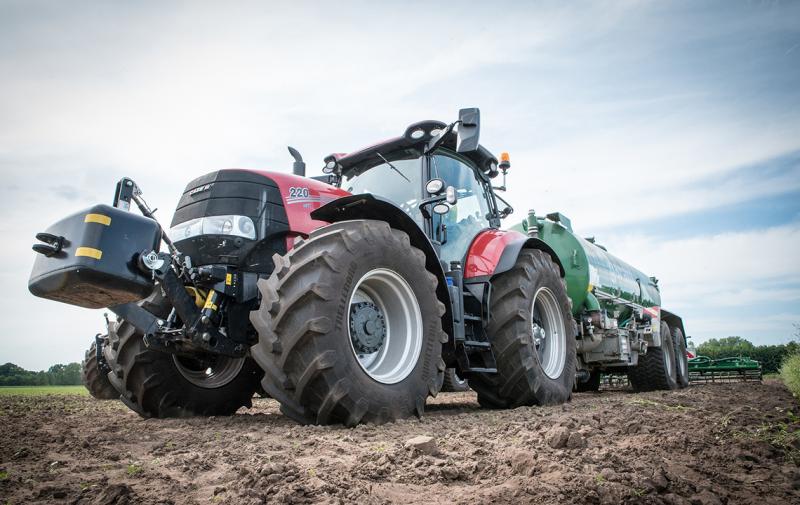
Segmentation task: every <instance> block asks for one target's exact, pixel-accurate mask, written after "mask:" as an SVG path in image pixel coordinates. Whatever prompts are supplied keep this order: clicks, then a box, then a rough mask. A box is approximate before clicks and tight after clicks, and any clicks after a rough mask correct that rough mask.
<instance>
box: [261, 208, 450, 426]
mask: <svg viewBox="0 0 800 505" xmlns="http://www.w3.org/2000/svg"><path fill="white" fill-rule="evenodd" d="M274 262H275V270H274V272H273V273H272V275H271V276H270V277H269V279H267V280H261V281H259V289H260V291H261V295H262V301H261V306H260V308H259V309H258V310H256V311H253V312H252V313H251V314H250V320H251V322H252V323H253V326H254V327H255V328H256V330H258V333H259V342H258V344H256V345H255V346H253V348H252V353H253V358H254V359H255V360H256V361H257V362H258V364H259V365H260V366H261V368H262V369H264V380H263V381H262V385H263V387H264V389H265V390H266V391H267V393H269V395H270V396H272V397H273V398H274V399H276V400H278V402H280V404H281V411H282V412H283V413H284V414H285V415H287V416H288V417H290V418H292V419H294V420H295V421H297V422H300V423H303V424H334V423H342V424H345V425H348V426H353V425H356V424H359V423H375V424H381V423H385V422H389V421H393V420H395V419H400V418H405V417H410V416H412V415H415V414H416V415H417V416H421V415H422V414H423V412H424V409H425V401H426V399H427V397H428V395H432V396H435V395H436V393H437V392H438V391H439V387H440V385H441V384H442V374H443V373H444V369H445V365H444V361H442V358H441V350H442V343H443V342H445V341H446V340H447V335H446V334H445V333H444V331H442V321H441V316H442V315H443V314H444V305H443V304H442V303H441V302H440V301H439V300H438V299H437V297H436V287H437V280H436V277H435V276H434V275H433V274H432V273H431V272H429V271H428V270H426V268H425V254H424V253H423V252H422V251H420V250H419V249H417V248H416V247H413V246H412V245H411V243H410V242H409V238H408V235H406V234H405V233H404V232H402V231H399V230H395V229H392V228H390V227H389V225H388V224H387V223H385V222H383V221H373V220H359V221H345V222H341V223H336V224H333V225H330V226H326V227H324V228H320V229H318V230H316V231H314V232H313V233H312V234H311V236H310V237H309V238H308V240H305V241H302V242H300V243H299V244H296V245H295V247H294V248H293V249H292V250H291V251H289V253H287V254H286V255H285V256H282V257H281V256H278V255H276V256H275V257H274Z"/></svg>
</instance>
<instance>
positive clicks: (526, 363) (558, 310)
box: [470, 249, 577, 408]
mask: <svg viewBox="0 0 800 505" xmlns="http://www.w3.org/2000/svg"><path fill="white" fill-rule="evenodd" d="M487 333H488V334H489V339H490V341H491V343H492V350H493V351H494V355H495V358H496V361H497V374H482V373H477V374H472V375H470V387H472V389H474V390H475V391H477V392H478V402H479V403H480V404H481V406H483V407H489V408H514V407H519V406H522V405H554V404H559V403H564V402H566V401H567V400H569V398H570V395H571V394H572V388H573V385H574V383H575V370H576V360H577V356H576V354H575V333H576V332H575V323H574V321H573V319H572V314H571V310H570V300H569V297H568V296H567V290H566V285H565V282H564V279H563V278H562V277H561V272H560V270H559V268H558V265H556V263H555V262H553V260H552V258H551V257H550V256H549V255H548V254H546V253H544V252H542V251H539V250H536V249H523V250H522V252H520V254H519V257H518V258H517V261H516V263H515V264H514V267H513V268H512V269H511V270H509V271H507V272H504V273H502V274H499V275H498V276H496V277H495V278H494V279H493V280H492V299H491V319H490V322H489V326H488V328H487Z"/></svg>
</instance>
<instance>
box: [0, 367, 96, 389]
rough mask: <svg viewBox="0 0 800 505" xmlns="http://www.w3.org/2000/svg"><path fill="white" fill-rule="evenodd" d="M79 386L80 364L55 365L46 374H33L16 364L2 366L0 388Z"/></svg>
mask: <svg viewBox="0 0 800 505" xmlns="http://www.w3.org/2000/svg"><path fill="white" fill-rule="evenodd" d="M78 384H81V365H80V363H70V364H68V365H61V364H58V365H53V366H51V367H50V368H48V369H47V371H46V372H45V371H41V372H32V371H30V370H25V369H24V368H22V367H21V366H17V365H15V364H14V363H6V364H5V365H0V386H74V385H78Z"/></svg>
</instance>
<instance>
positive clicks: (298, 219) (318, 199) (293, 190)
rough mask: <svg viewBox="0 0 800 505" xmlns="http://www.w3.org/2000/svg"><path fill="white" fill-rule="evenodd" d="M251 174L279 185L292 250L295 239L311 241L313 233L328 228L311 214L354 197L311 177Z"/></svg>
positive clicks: (289, 244) (270, 173) (272, 173)
mask: <svg viewBox="0 0 800 505" xmlns="http://www.w3.org/2000/svg"><path fill="white" fill-rule="evenodd" d="M249 171H250V172H253V173H256V174H259V175H263V176H264V177H267V178H269V179H272V180H273V181H275V184H277V185H278V188H279V189H280V192H281V198H282V199H283V206H284V208H285V209H286V218H287V219H288V221H289V229H290V230H291V236H290V237H287V246H288V247H289V248H290V249H291V246H292V245H293V243H294V241H293V239H294V237H295V236H297V235H301V236H304V237H307V236H308V234H309V233H311V232H312V231H314V230H316V229H317V228H320V227H322V226H325V225H326V224H328V223H326V222H325V221H317V220H315V219H311V212H313V211H315V210H317V209H318V208H320V207H322V206H323V205H325V204H326V203H329V202H332V201H333V200H336V199H337V198H341V197H343V196H348V195H349V194H350V193H348V192H347V191H345V190H343V189H339V188H337V187H335V186H331V185H330V184H325V183H324V182H320V181H317V180H314V179H309V178H308V177H300V176H298V175H294V174H286V173H282V172H268V171H266V170H249Z"/></svg>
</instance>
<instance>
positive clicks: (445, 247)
mask: <svg viewBox="0 0 800 505" xmlns="http://www.w3.org/2000/svg"><path fill="white" fill-rule="evenodd" d="M428 167H429V172H430V178H440V179H443V180H444V182H445V185H446V186H453V187H454V188H455V190H456V194H457V195H458V199H457V201H456V203H455V204H454V205H451V207H450V211H449V212H448V213H447V214H441V215H440V214H434V215H433V217H432V220H433V222H432V225H433V226H432V228H433V229H434V230H441V227H442V225H444V233H440V234H438V235H439V236H438V237H436V238H437V239H438V241H439V242H441V246H440V257H441V258H442V259H443V260H444V261H446V262H447V263H448V264H449V263H450V262H451V261H460V262H463V260H464V256H465V254H466V253H467V250H468V249H469V245H470V244H471V243H472V240H473V239H474V238H475V236H476V235H477V234H478V233H480V232H481V231H482V230H485V229H487V228H490V227H491V225H490V219H491V215H492V214H491V208H490V203H489V198H488V193H487V184H488V182H487V181H485V180H484V179H483V178H482V177H481V176H480V175H479V172H478V170H477V169H476V167H475V166H474V165H473V164H472V163H471V162H470V161H469V160H468V159H466V158H463V157H461V156H459V155H458V154H456V153H454V152H451V151H447V150H438V151H436V152H435V153H434V154H433V155H431V156H430V157H429V163H428Z"/></svg>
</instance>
